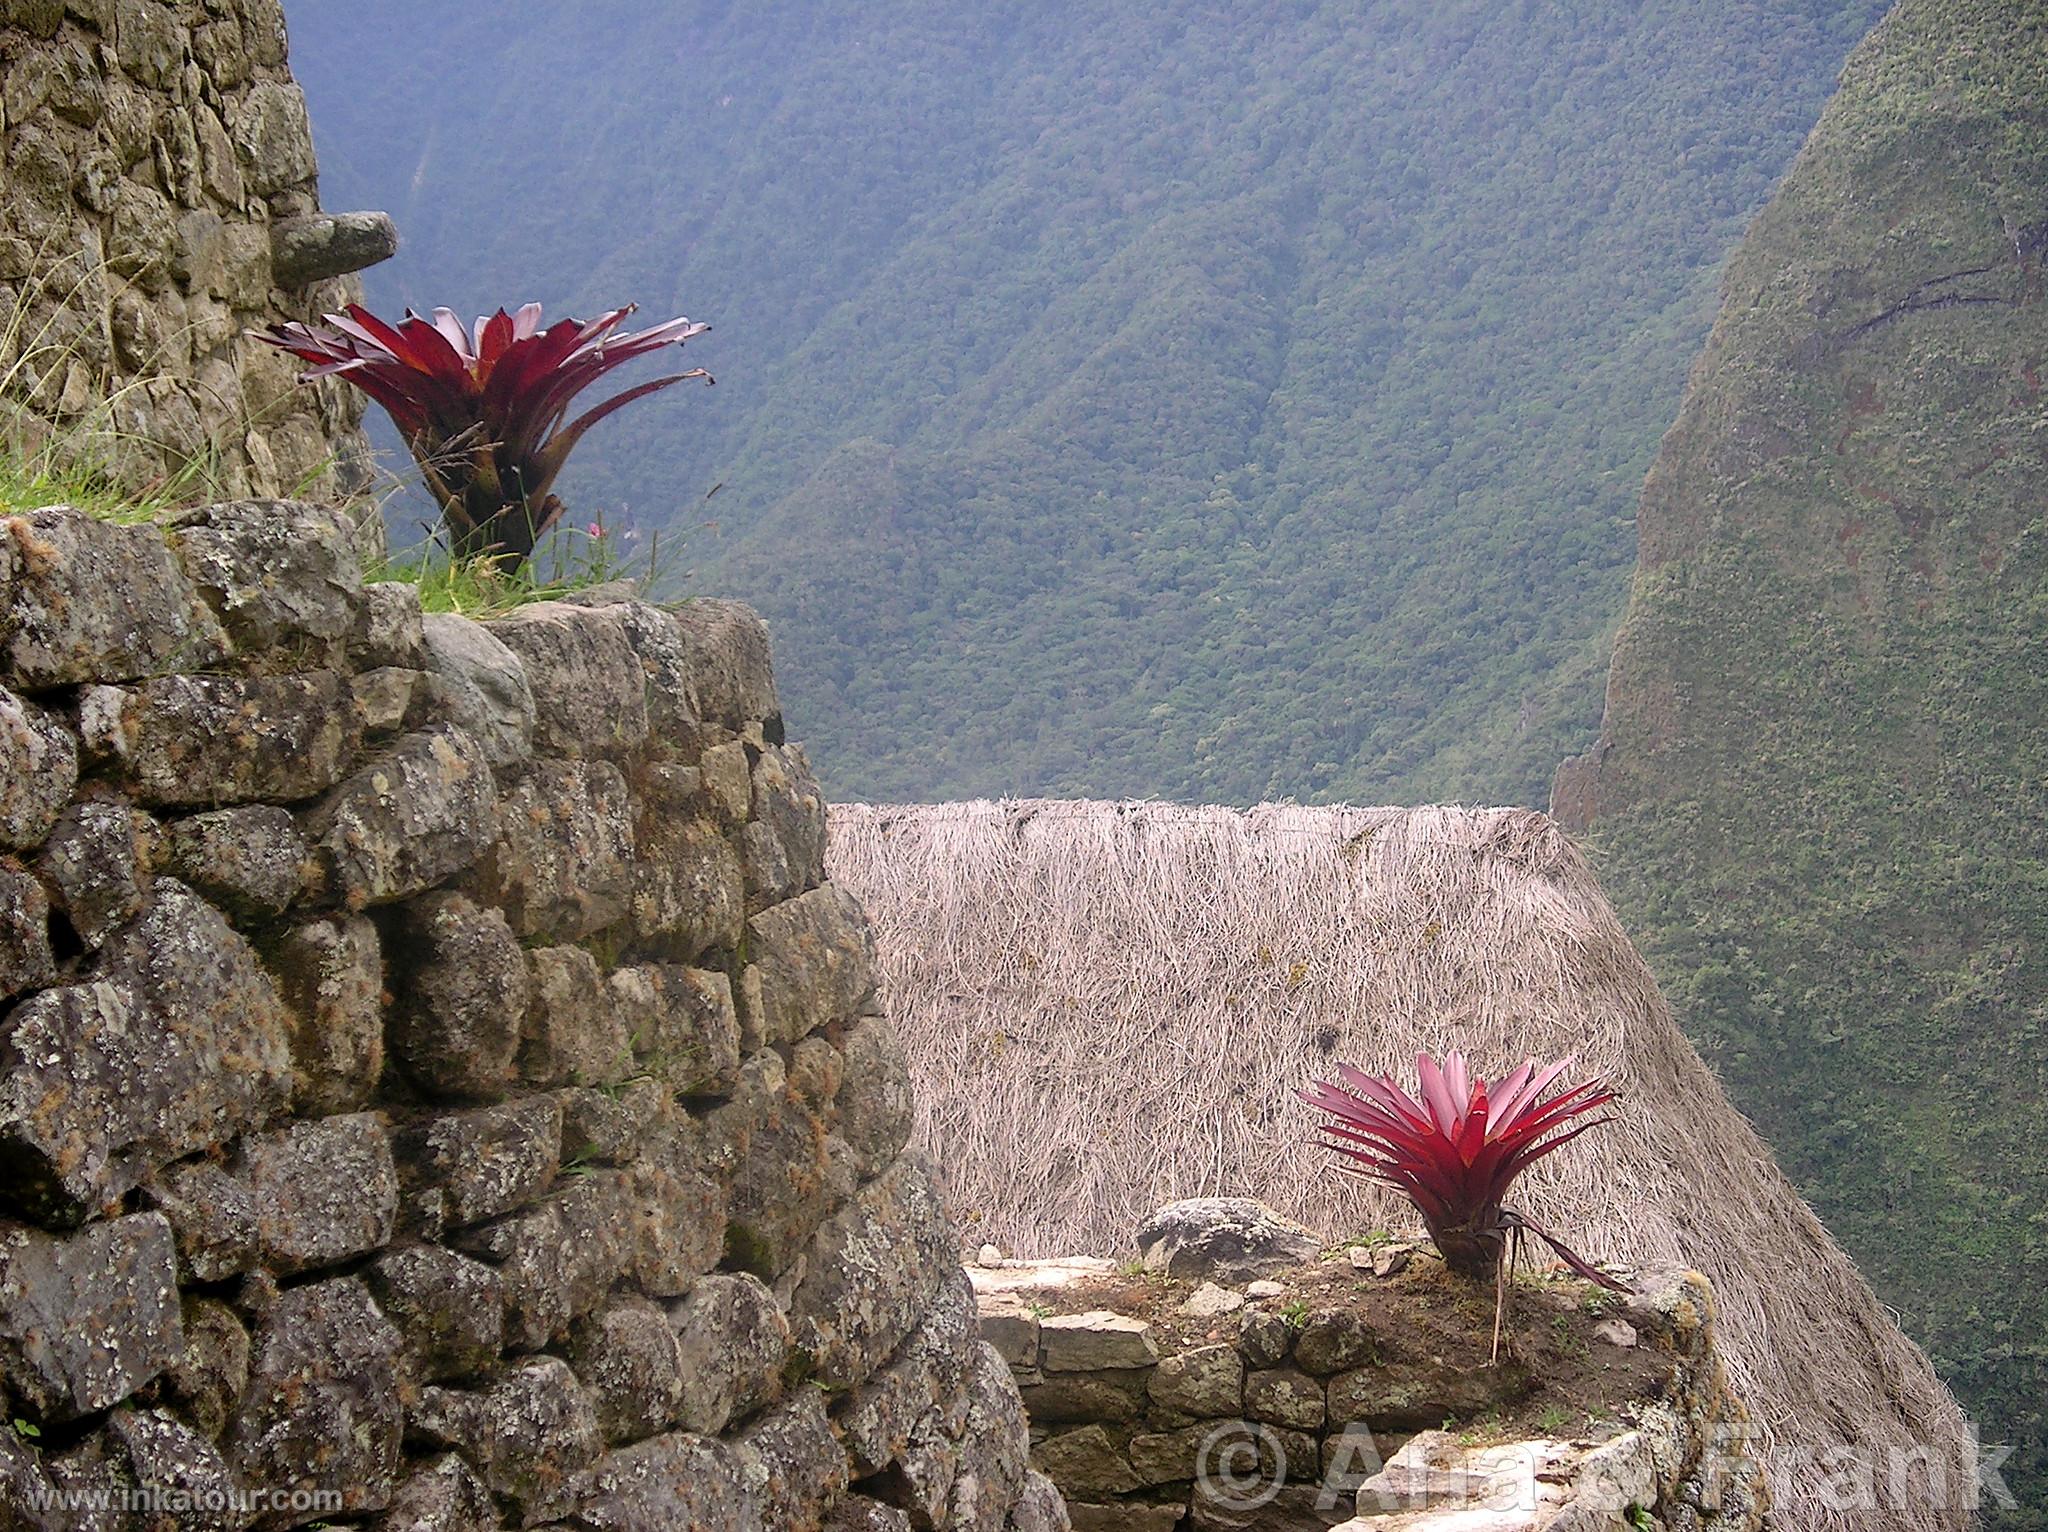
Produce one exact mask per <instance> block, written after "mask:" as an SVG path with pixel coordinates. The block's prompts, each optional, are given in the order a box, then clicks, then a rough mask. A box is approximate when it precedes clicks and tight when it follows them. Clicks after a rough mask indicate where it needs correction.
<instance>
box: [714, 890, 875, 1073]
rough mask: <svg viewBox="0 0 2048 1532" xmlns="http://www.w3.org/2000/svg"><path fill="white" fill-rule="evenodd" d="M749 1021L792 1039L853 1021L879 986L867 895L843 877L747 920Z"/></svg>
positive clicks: (767, 1038)
mask: <svg viewBox="0 0 2048 1532" xmlns="http://www.w3.org/2000/svg"><path fill="white" fill-rule="evenodd" d="M747 938H748V941H747V957H748V959H749V963H750V967H751V969H752V971H753V972H752V977H751V980H750V983H749V985H748V987H747V992H746V993H747V999H748V1001H749V1005H748V1012H749V1014H748V1016H747V1018H746V1020H747V1026H748V1028H749V1030H750V1031H751V1032H758V1034H759V1036H760V1038H761V1040H762V1041H763V1042H768V1043H793V1042H795V1041H797V1039H799V1038H801V1037H802V1036H803V1035H804V1034H805V1033H807V1032H811V1031H813V1030H815V1029H817V1028H819V1027H822V1026H825V1025H827V1024H828V1023H830V1022H835V1021H848V1020H851V1019H852V1018H853V1017H854V1016H855V1015H856V1014H858V1012H859V1011H860V1009H861V1005H862V1002H863V1001H865V1000H866V999H867V997H868V994H869V992H870V991H871V990H872V989H873V988H874V948H873V942H872V939H871V938H870V936H869V933H868V922H867V915H866V913H865V912H864V911H863V910H862V909H861V907H860V901H859V900H858V899H856V898H854V896H853V895H852V894H850V893H848V892H847V891H846V890H845V889H843V888H840V887H839V886H838V885H837V884H827V885H826V886H825V887H823V888H819V889H813V890H812V891H811V892H810V893H807V894H804V895H803V896H801V897H800V898H796V899H791V900H789V901H788V902H787V903H784V904H778V905H776V906H775V907H774V908H772V909H768V910H763V911H762V912H761V913H760V914H758V915H756V916H754V917H753V918H752V919H751V920H749V921H748V922H747Z"/></svg>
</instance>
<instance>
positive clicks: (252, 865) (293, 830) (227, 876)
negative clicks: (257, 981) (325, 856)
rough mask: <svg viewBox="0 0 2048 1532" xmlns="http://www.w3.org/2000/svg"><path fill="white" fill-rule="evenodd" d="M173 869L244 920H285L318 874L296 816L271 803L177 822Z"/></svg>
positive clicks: (171, 836)
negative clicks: (311, 876)
mask: <svg viewBox="0 0 2048 1532" xmlns="http://www.w3.org/2000/svg"><path fill="white" fill-rule="evenodd" d="M169 840H170V854H171V870H172V871H173V872H174V873H176V874H177V875H178V876H179V877H180V878H182V879H184V880H185V881H186V882H187V883H189V884H191V885H192V886H193V887H194V888H196V889H198V890H199V892H200V893H202V894H204V895H206V897H207V898H209V899H211V900H213V901H214V902H215V903H217V904H219V905H221V906H222V907H224V908H225V909H227V910H228V911H229V912H230V913H232V914H235V915H239V916H241V917H242V918H244V919H263V918H265V917H267V916H271V915H280V914H282V913H283V912H284V910H285V907H286V906H287V905H289V904H290V903H291V902H292V901H293V900H294V899H296V898H298V896H299V893H300V891H301V890H302V889H303V888H304V887H305V886H306V882H307V877H308V874H309V873H310V872H311V871H312V849H311V848H310V847H309V846H307V844H306V842H305V840H304V838H303V837H302V836H301V835H300V834H299V827H298V823H297V821H296V820H294V819H293V818H292V816H291V813H290V811H288V810H286V809H281V808H277V807H275V806H273V805H270V804H249V805H246V806H244V807H242V808H233V809H214V810H212V811H210V812H208V813H204V814H193V815H191V816H190V817H188V818H185V819H177V820H173V821H172V822H171V824H170V826H169Z"/></svg>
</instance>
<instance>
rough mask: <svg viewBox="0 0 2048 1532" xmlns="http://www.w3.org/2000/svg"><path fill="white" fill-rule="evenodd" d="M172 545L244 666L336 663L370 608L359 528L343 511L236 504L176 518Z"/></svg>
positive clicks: (292, 504)
mask: <svg viewBox="0 0 2048 1532" xmlns="http://www.w3.org/2000/svg"><path fill="white" fill-rule="evenodd" d="M171 526H172V528H173V530H172V532H171V547H172V549H173V550H174V551H175V552H176V554H177V557H178V562H179V563H180V564H181V565H183V566H184V570H185V573H186V575H187V577H189V578H190V579H191V581H192V583H193V584H194V585H195V586H196V587H198V590H199V593H200V596H201V597H202V598H203V599H204V600H205V601H206V603H207V605H208V606H210V607H211V608H212V609H213V611H214V613H215V615H216V616H218V617H219V618H220V621H221V625H222V626H223V627H224V628H226V629H227V632H228V636H229V638H230V639H232V640H233V641H234V644H235V647H236V649H237V650H238V651H239V653H240V654H241V656H242V657H243V659H244V660H245V661H253V662H255V663H256V664H258V665H260V666H261V667H262V668H264V669H283V668H303V667H304V666H306V665H309V664H320V663H324V662H325V661H326V660H328V659H330V658H332V657H335V655H336V653H337V645H338V644H339V643H340V642H342V641H344V640H346V639H347V637H348V635H349V633H350V631H351V630H352V629H353V628H354V627H355V623H356V615H357V612H358V611H359V609H360V608H361V606H362V601H363V572H362V567H361V565H360V563H359V562H358V560H357V557H356V538H357V534H356V528H355V524H354V523H353V522H352V521H351V520H350V518H349V515H348V513H347V512H346V511H344V510H342V509H341V508H340V507H339V506H331V505H308V504H304V503H302V502H299V501H295V500H236V501H229V502H227V503H225V504H218V505H208V506H202V507H200V508H199V509H197V510H194V511H189V512H186V513H185V514H184V515H182V516H179V517H176V518H173V520H172V522H171Z"/></svg>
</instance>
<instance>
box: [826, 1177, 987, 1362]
mask: <svg viewBox="0 0 2048 1532" xmlns="http://www.w3.org/2000/svg"><path fill="white" fill-rule="evenodd" d="M806 1257H807V1259H806V1267H805V1275H804V1278H803V1280H802V1281H800V1282H799V1283H798V1284H797V1286H796V1289H795V1291H794V1292H793V1293H792V1294H791V1295H790V1303H789V1317H790V1327H791V1332H792V1344H793V1345H794V1346H796V1347H798V1348H800V1349H801V1350H803V1351H805V1352H807V1353H808V1354H809V1355H810V1357H811V1359H812V1363H813V1366H814V1369H815V1376H816V1377H817V1378H818V1380H819V1381H820V1382H821V1383H824V1384H826V1385H827V1386H828V1387H847V1386H849V1385H851V1384H854V1383H857V1382H859V1381H860V1380H861V1379H863V1378H865V1377H867V1376H868V1375H869V1374H870V1373H872V1372H873V1371H874V1370H875V1369H876V1368H877V1367H878V1366H880V1365H881V1364H882V1363H883V1362H884V1361H886V1360H887V1358H888V1357H889V1355H890V1353H892V1352H893V1351H895V1349H896V1348H897V1347H898V1346H900V1345H901V1344H902V1343H903V1341H904V1339H905V1337H907V1336H908V1335H909V1334H910V1332H911V1331H912V1330H913V1329H915V1328H916V1326H917V1323H918V1321H919V1320H920V1319H922V1318H923V1317H924V1315H925V1313H926V1311H927V1310H928V1309H929V1308H930V1307H931V1303H932V1299H933V1297H934V1295H935V1294H936V1293H937V1291H938V1289H939V1287H940V1285H941V1284H942V1283H943V1282H944V1281H945V1280H946V1273H947V1272H948V1271H950V1270H953V1269H955V1268H956V1267H957V1266H958V1265H959V1259H960V1257H959V1249H958V1244H957V1240H956V1236H955V1234H954V1231H953V1223H952V1220H951V1219H950V1218H949V1217H948V1216H947V1214H946V1210H945V1207H944V1204H943V1203H941V1201H940V1200H939V1194H938V1189H937V1187H936V1186H935V1185H934V1184H933V1181H932V1172H931V1170H930V1168H929V1166H928V1164H927V1163H926V1161H925V1160H924V1158H923V1157H922V1156H921V1155H916V1154H906V1155H905V1156H904V1157H903V1158H902V1159H901V1160H899V1161H897V1163H896V1164H895V1165H894V1166H892V1167H891V1168H890V1169H889V1170H888V1171H886V1172H884V1173H883V1174H882V1175H880V1176H878V1177H876V1178H875V1179H874V1180H873V1181H870V1182H869V1183H868V1184H867V1185H866V1186H864V1187H862V1188H861V1190H860V1193H859V1195H858V1196H857V1197H856V1198H855V1200H854V1201H853V1202H852V1203H850V1204H848V1205H847V1206H846V1207H844V1208H842V1209H840V1211H839V1212H837V1213H835V1214H833V1216H832V1217H831V1218H830V1219H828V1220H827V1221H826V1223H825V1224H824V1226H823V1227H822V1228H820V1229H819V1230H818V1233H817V1235H816V1237H815V1238H813V1240H812V1241H811V1244H810V1247H809V1249H808V1251H807V1252H806Z"/></svg>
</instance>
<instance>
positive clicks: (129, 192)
mask: <svg viewBox="0 0 2048 1532" xmlns="http://www.w3.org/2000/svg"><path fill="white" fill-rule="evenodd" d="M0 69H4V79H5V83H4V85H0V151H4V161H0V163H4V178H0V382H4V386H0V396H4V398H5V399H6V400H7V401H8V402H9V403H11V404H12V405H14V406H15V407H16V408H17V410H19V409H23V408H25V410H26V414H25V416H23V415H19V414H16V415H15V419H14V424H15V425H16V426H17V427H18V428H20V427H25V428H27V430H28V433H29V434H30V435H31V436H34V435H37V434H39V433H40V432H41V431H42V430H45V429H47V427H48V425H49V424H51V423H53V422H54V423H57V424H59V425H60V426H61V427H62V428H63V429H64V430H65V432H66V434H67V440H69V441H71V442H72V443H73V444H74V445H76V444H79V443H83V444H85V445H87V446H88V448H89V449H90V450H93V451H94V452H95V455H103V456H107V457H109V458H111V459H112V461H113V462H114V463H115V465H116V467H117V471H118V475H119V476H120V477H122V478H125V479H127V480H129V481H130V482H131V483H134V484H138V485H139V484H142V483H146V482H147V481H148V480H149V478H150V477H151V476H152V475H156V474H161V473H162V472H163V471H164V470H165V469H166V468H167V467H174V466H176V465H178V464H181V463H183V462H185V461H187V460H190V459H193V458H195V457H198V458H202V459H206V460H207V461H208V462H209V464H210V466H209V472H210V473H211V474H212V475H213V476H214V478H215V480H216V481H217V482H218V483H219V485H220V487H221V490H222V492H223V493H227V494H235V495H242V494H257V495H275V494H279V493H285V492H290V491H292V490H293V489H294V488H295V487H297V486H301V485H306V486H321V487H324V486H327V485H330V484H332V483H333V482H335V481H336V478H337V474H338V477H339V479H340V480H341V481H342V482H344V483H348V484H350V485H353V483H354V482H355V479H356V478H357V477H359V476H361V475H363V474H365V473H366V471H367V470H366V465H365V463H364V462H363V461H362V456H363V446H362V439H361V436H360V433H359V432H358V430H357V427H358V425H359V423H360V422H361V419H362V404H361V400H360V398H359V397H358V396H356V395H354V394H353V392H352V391H351V390H348V389H346V388H344V387H343V386H341V385H339V384H336V383H332V382H328V383H324V384H322V385H320V386H319V387H317V388H312V389H304V390H302V389H299V388H297V387H295V386H294V383H293V378H294V374H295V372H296V370H297V364H296V363H295V362H293V361H292V360H291V359H290V358H288V357H286V356H283V355H282V354H280V353H278V352H275V351H273V350H271V349H269V348H268V347H265V346H261V345H258V344H256V343H254V342H252V341H250V340H248V339H247V338H246V337H245V336H244V334H243V331H244V330H245V329H246V328H247V327H249V326H250V325H254V324H267V323H270V322H272V321H274V320H277V319H279V318H282V317H287V316H290V317H300V318H303V317H305V316H306V315H307V314H308V313H311V312H319V311H325V310H328V309H332V308H334V307H337V306H338V305H340V304H341V303H343V302H345V301H348V300H350V299H352V298H354V297H355V296H356V295H357V288H356V285H355V283H354V282H353V280H352V279H350V278H348V277H347V275H346V274H347V273H349V272H352V271H356V270H359V269H360V268H362V267H364V266H367V265H370V264H372V263H374V262H376V261H378V260H381V259H383V258H384V257H385V256H387V255H389V254H390V253H391V252H392V250H393V249H394V248H395V247H396V244H395V236H394V235H393V233H392V230H391V225H390V221H389V220H388V219H386V218H385V217H384V215H383V214H381V213H356V214H345V215H342V216H341V217H339V218H335V217H329V216H326V215H323V214H321V212H320V209H319V201H318V197H317V194H316V191H315V185H314V172H315V167H314V160H313V139H312V131H311V128H310V127H309V126H308V123H307V120H306V103H305V99H304V97H302V96H301V95H300V93H299V88H298V86H296V85H295V84H293V83H292V78H291V75H290V73H289V71H288V70H287V69H286V67H285V33H284V13H283V10H282V8H281V6H280V3H279V0H203V3H202V0H171V3H167V0H0ZM10 413H12V412H10ZM337 457H338V459H339V461H338V462H335V463H334V466H332V467H330V462H331V460H335V459H337Z"/></svg>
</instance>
